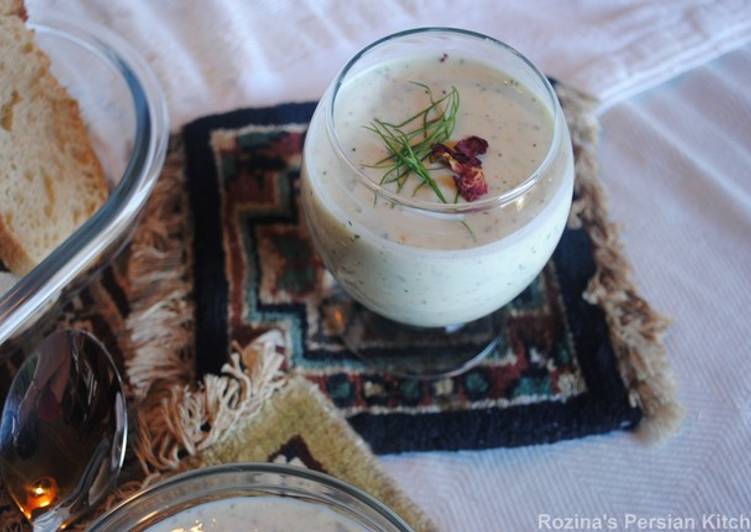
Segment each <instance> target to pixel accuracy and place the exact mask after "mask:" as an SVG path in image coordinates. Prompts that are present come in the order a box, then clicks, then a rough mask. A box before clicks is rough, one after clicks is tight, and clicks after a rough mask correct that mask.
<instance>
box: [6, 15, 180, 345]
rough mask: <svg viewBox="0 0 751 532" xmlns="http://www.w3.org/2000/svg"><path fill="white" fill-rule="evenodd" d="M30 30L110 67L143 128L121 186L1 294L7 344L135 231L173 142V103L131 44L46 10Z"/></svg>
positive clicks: (34, 18)
mask: <svg viewBox="0 0 751 532" xmlns="http://www.w3.org/2000/svg"><path fill="white" fill-rule="evenodd" d="M29 27H30V28H31V29H33V30H34V31H35V32H36V33H39V34H43V35H54V36H57V37H59V38H64V39H67V40H68V41H69V42H70V43H72V44H74V45H76V46H79V47H81V48H82V49H85V50H86V51H87V52H89V53H91V54H92V55H93V56H94V57H96V58H97V59H99V60H101V61H104V62H108V63H109V65H110V66H111V67H113V68H114V70H115V71H116V72H118V73H119V74H120V76H122V81H123V82H124V84H125V85H126V87H127V88H128V90H129V92H130V95H131V98H132V99H131V104H132V106H133V113H134V115H135V123H136V130H135V135H134V139H133V148H132V151H131V154H130V158H129V160H128V163H127V165H126V169H125V171H124V172H123V174H122V176H121V178H120V180H119V182H118V184H117V185H116V186H115V187H114V189H113V190H112V191H111V192H110V195H109V197H108V198H107V200H106V201H105V203H104V204H103V205H102V207H101V208H100V209H99V210H98V211H97V212H96V213H94V215H93V216H91V217H90V218H89V219H88V220H87V221H86V222H84V223H83V224H82V225H81V226H80V227H79V228H78V229H77V230H76V231H74V232H73V234H71V235H70V236H69V237H68V238H67V239H65V240H64V241H63V242H62V243H61V244H59V245H58V246H57V247H56V248H55V249H54V250H53V251H52V252H51V253H50V254H49V255H48V256H47V257H46V258H45V259H44V260H42V261H41V262H40V263H39V264H38V265H37V266H36V267H35V268H33V269H32V270H31V271H30V272H29V273H27V274H26V275H24V276H23V277H21V278H20V279H19V280H18V281H17V282H16V283H15V284H14V285H13V287H11V288H10V289H9V290H8V291H6V292H5V293H4V294H2V295H0V345H1V344H2V343H4V342H5V341H6V340H7V339H8V338H10V337H12V336H13V335H14V334H15V333H16V332H18V331H19V330H20V329H21V328H22V327H23V326H24V325H26V324H27V323H28V321H29V320H31V321H32V323H33V320H34V319H35V314H36V313H37V312H38V311H39V309H40V308H44V306H45V304H47V302H48V301H49V300H50V299H52V298H55V297H57V295H58V294H59V293H61V292H62V290H63V289H64V288H65V287H66V286H67V285H68V284H69V283H70V282H71V281H73V280H74V279H75V278H76V277H77V276H78V275H80V274H81V273H82V272H83V271H84V270H86V268H88V267H89V266H91V265H92V264H93V263H94V262H95V261H96V260H97V258H98V255H99V254H100V253H101V252H102V250H105V249H106V248H107V246H108V245H110V244H112V243H113V242H114V241H115V240H117V238H118V237H120V236H122V235H123V234H124V233H125V232H126V231H127V229H128V228H129V227H130V226H131V224H132V223H133V221H134V220H135V218H136V216H137V215H138V213H139V212H140V211H141V209H142V208H143V206H144V205H145V203H146V200H147V199H148V196H149V193H150V192H151V189H152V188H153V186H154V184H155V183H156V180H157V179H158V177H159V174H160V172H161V169H162V166H163V163H164V159H165V156H166V152H167V144H168V140H169V117H168V114H167V103H166V99H165V97H164V94H163V92H162V89H161V86H160V84H159V82H158V80H157V78H156V76H155V75H154V73H153V71H152V70H151V68H150V67H149V65H148V64H147V63H146V61H145V60H144V59H143V58H142V57H141V55H140V54H139V53H138V52H137V51H136V50H135V49H133V47H131V45H130V44H128V42H127V41H125V39H123V38H122V37H120V36H119V35H117V34H115V33H114V32H112V31H110V30H109V29H107V28H105V27H102V26H100V25H99V24H96V23H93V22H90V21H88V20H87V21H85V22H84V21H80V20H77V19H74V18H73V17H71V16H66V15H60V14H51V13H42V14H41V15H40V16H32V17H31V20H30V21H29Z"/></svg>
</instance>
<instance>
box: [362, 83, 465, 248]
mask: <svg viewBox="0 0 751 532" xmlns="http://www.w3.org/2000/svg"><path fill="white" fill-rule="evenodd" d="M410 83H412V84H413V85H417V86H418V87H421V88H423V89H424V90H425V94H427V95H428V98H429V99H430V105H428V106H427V107H425V109H423V110H422V111H419V112H418V113H415V114H414V115H412V116H410V117H409V118H407V119H406V120H403V121H402V122H400V123H398V124H394V123H391V122H385V121H383V120H380V119H378V118H375V119H373V120H372V121H371V122H370V124H369V125H367V126H365V129H367V130H369V131H372V132H373V133H375V134H376V135H378V137H380V139H381V140H382V141H383V144H384V145H385V146H386V150H387V151H388V155H387V156H386V157H384V158H383V159H381V160H380V161H376V162H375V163H373V164H371V165H364V166H366V167H367V168H376V169H384V170H385V172H384V173H383V175H382V176H381V180H380V184H381V185H386V184H391V183H396V191H397V193H398V192H401V191H402V189H403V188H404V186H405V184H406V183H407V179H408V178H409V176H410V175H412V174H414V175H416V176H417V177H418V179H419V183H418V184H417V186H415V188H414V190H413V191H412V196H414V195H415V194H417V192H418V191H419V190H420V189H421V188H422V187H424V186H427V187H429V188H430V189H431V190H432V191H433V192H434V193H435V195H436V196H437V197H438V199H439V200H440V201H441V203H448V202H447V200H446V197H445V196H444V195H443V192H442V191H441V189H440V187H439V186H438V184H437V183H436V181H435V179H433V178H432V177H431V175H430V170H433V168H428V167H426V166H425V161H427V160H428V158H429V157H430V155H431V153H432V151H433V145H434V144H443V143H444V142H446V141H447V140H449V138H451V134H452V133H453V132H454V127H455V126H456V116H457V113H458V112H459V91H458V90H456V87H454V86H452V87H451V90H450V91H449V92H448V93H447V94H445V95H444V96H442V97H441V98H438V99H437V100H436V99H435V98H434V97H433V91H432V90H431V89H430V87H429V86H427V85H425V84H424V83H419V82H417V81H410ZM376 198H377V196H374V201H375V200H376ZM458 200H459V190H458V189H457V191H456V195H455V196H454V198H453V203H457V201H458ZM461 223H462V225H463V226H464V227H465V228H466V229H467V231H469V234H470V236H471V237H472V239H473V240H477V239H476V237H475V233H474V231H472V228H471V227H470V226H469V224H467V222H465V221H462V222H461Z"/></svg>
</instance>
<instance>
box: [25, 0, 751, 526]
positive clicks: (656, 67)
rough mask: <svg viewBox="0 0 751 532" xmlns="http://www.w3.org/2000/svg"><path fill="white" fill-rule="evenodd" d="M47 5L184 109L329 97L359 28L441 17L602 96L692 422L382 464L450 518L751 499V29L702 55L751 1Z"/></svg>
mask: <svg viewBox="0 0 751 532" xmlns="http://www.w3.org/2000/svg"><path fill="white" fill-rule="evenodd" d="M29 3H30V12H31V16H32V18H33V17H34V14H35V13H39V12H40V11H41V10H43V9H51V8H54V9H58V10H60V11H64V12H68V13H72V14H74V15H76V16H79V17H81V18H82V19H91V20H96V21H98V22H100V23H102V24H104V25H107V26H110V27H111V28H113V29H115V30H116V31H118V32H119V33H121V34H122V35H124V36H125V37H126V38H128V39H129V40H130V41H131V42H132V43H133V44H134V46H135V47H136V48H138V49H140V50H141V51H142V52H143V53H144V55H145V56H146V57H147V58H148V60H149V61H150V62H151V63H152V65H153V66H154V68H155V70H156V71H157V73H158V75H159V76H160V78H161V80H162V82H163V84H164V86H165V89H166V92H167V94H168V97H169V99H170V109H171V114H172V118H173V123H174V125H179V124H181V123H184V122H185V121H186V120H188V119H190V118H193V117H196V116H200V115H205V114H209V113H211V112H216V111H221V110H226V109H230V108H234V107H240V106H251V105H264V104H271V103H278V102H281V101H289V100H306V99H315V98H317V97H319V96H320V94H321V93H322V91H323V89H324V87H325V85H326V84H327V83H328V81H329V80H330V79H331V77H332V76H333V75H334V73H335V71H336V70H337V69H338V68H339V66H340V65H341V64H342V63H343V62H344V61H345V60H346V59H347V58H348V57H349V56H351V55H352V54H353V52H354V51H355V50H356V49H357V48H359V47H360V46H362V45H364V44H366V43H367V42H369V41H371V40H373V39H374V38H376V37H378V36H381V35H383V34H386V33H389V32H391V31H394V30H397V29H401V28H404V27H409V26H422V25H429V24H450V25H455V26H463V27H468V28H471V29H476V30H479V31H483V32H485V33H489V34H491V35H493V36H495V37H498V38H500V39H502V40H505V41H507V42H509V43H511V44H513V45H515V46H517V47H518V48H519V49H521V50H523V51H524V52H525V53H526V54H528V55H529V56H530V57H531V58H532V59H533V60H535V61H536V62H538V63H539V64H540V65H541V66H542V67H543V69H544V70H545V71H546V72H548V73H550V74H552V75H555V76H556V77H558V78H560V79H561V80H563V81H566V82H569V83H571V84H574V85H576V86H578V87H579V88H583V89H586V90H588V91H589V92H591V93H592V94H594V95H596V96H599V97H601V98H602V99H603V100H605V106H604V107H607V111H606V112H604V113H603V115H602V122H603V126H604V128H603V134H602V145H601V155H600V162H601V165H602V179H603V181H604V182H605V184H606V188H607V190H608V192H609V194H610V198H611V212H612V217H613V218H614V219H615V220H616V221H618V222H620V223H621V224H622V226H623V240H624V241H625V244H626V249H627V253H628V255H629V257H630V258H631V261H632V263H633V265H634V270H635V278H636V281H637V284H638V285H639V286H640V288H641V290H642V292H643V293H644V294H645V295H646V297H647V298H648V299H649V300H650V301H651V302H652V303H653V304H654V305H655V306H656V307H657V308H658V309H659V310H661V311H663V312H664V313H666V314H668V315H670V316H672V317H673V318H674V320H675V323H674V325H673V326H672V327H671V329H670V333H669V336H668V337H667V346H668V349H669V358H670V362H671V365H672V366H673V368H674V371H675V374H676V378H677V381H678V385H679V390H680V400H681V402H682V403H683V405H684V406H685V407H686V410H687V415H686V419H685V422H684V425H683V429H682V431H681V432H680V433H679V434H678V435H676V436H675V437H674V438H672V439H671V440H669V441H668V442H666V443H665V444H663V445H661V446H659V447H647V446H645V445H643V444H642V443H640V442H638V441H636V440H635V439H634V438H633V437H632V436H631V435H629V434H626V433H614V434H610V435H607V436H599V437H590V438H586V439H583V440H578V441H572V442H563V443H559V444H556V445H550V446H537V447H527V448H521V449H497V450H488V451H481V452H458V453H423V454H410V455H401V456H387V457H384V458H383V463H384V465H385V467H386V469H387V470H388V472H389V473H390V474H391V475H392V476H393V477H394V478H395V479H396V480H397V481H398V483H399V484H400V485H401V486H402V487H403V488H405V489H406V490H407V491H408V492H409V493H410V494H411V495H412V497H413V498H414V499H415V500H416V502H418V503H419V504H420V505H421V506H422V507H423V508H424V509H425V510H426V511H427V512H428V513H429V514H430V515H431V516H433V517H434V519H435V520H436V521H437V522H438V523H439V524H440V525H441V526H442V527H443V528H444V529H446V530H467V531H481V530H510V531H519V530H535V529H537V524H538V515H539V514H549V515H550V516H552V517H555V516H558V517H564V516H570V517H575V516H579V517H597V516H599V517H603V516H605V517H613V518H615V519H617V520H618V524H619V525H621V526H622V525H623V524H624V523H625V521H624V520H625V518H626V514H634V515H637V516H640V517H650V516H658V517H666V516H668V515H669V514H672V516H675V517H694V518H697V519H698V522H697V526H700V525H701V524H702V522H701V518H702V514H708V513H712V512H719V513H724V514H725V515H727V516H729V517H737V516H738V515H739V514H741V513H743V512H745V515H751V488H750V487H749V486H751V480H750V479H751V454H749V450H750V449H751V339H750V338H749V334H751V327H750V326H751V319H749V311H750V310H751V177H750V173H751V171H750V170H749V169H750V168H751V153H750V150H749V147H750V146H751V140H750V139H751V91H749V88H750V87H751V47H749V46H747V45H746V46H744V47H741V48H739V49H737V50H736V51H734V52H731V53H729V54H727V55H725V56H723V57H721V58H719V59H714V60H712V61H711V62H710V63H708V64H705V65H704V66H698V65H699V64H700V63H702V62H705V61H707V60H709V59H711V58H713V57H715V56H717V55H719V54H720V53H721V52H726V51H728V50H731V49H733V48H737V47H738V46H740V45H742V43H743V42H744V41H748V39H749V37H750V36H751V14H750V12H751V2H747V1H746V2H744V1H730V0H728V1H716V2H701V1H696V2H688V1H686V2H617V3H614V2H608V3H605V2H589V3H587V2H583V3H576V4H572V3H569V2H552V1H551V2H532V3H530V2H523V1H520V2H483V1H463V0H453V1H444V2H441V1H437V0H436V1H432V2H427V1H425V2H418V1H412V2H410V1H404V2H397V1H395V0H384V1H383V2H366V1H364V0H362V1H353V2H345V1H343V0H342V1H339V2H333V1H322V2H316V1H315V0H303V1H300V2H271V1H262V2H255V3H254V2H243V3H240V2H233V1H231V0H213V1H211V2H209V1H206V2H182V1H177V0H176V1H162V2H146V1H145V0H144V1H142V2H129V1H127V0H117V1H114V0H113V1H111V2H106V3H105V2H101V3H93V2H84V0H71V1H66V2H63V1H59V2H55V1H54V0H36V1H34V0H30V1H29ZM694 67H695V68H694ZM691 68H693V69H692V70H690V71H689V72H688V73H685V74H683V75H680V76H678V77H676V78H674V79H673V80H672V81H667V82H665V80H666V79H668V78H669V77H672V76H675V75H676V74H678V73H680V72H683V71H686V70H689V69H691ZM658 83H662V84H660V85H658V86H655V85H656V84H658ZM651 87H654V88H651ZM647 88H651V89H650V90H649V91H647V92H642V93H641V94H639V95H636V96H634V94H636V93H637V92H639V91H643V90H645V89H647ZM626 98H627V99H626ZM631 529H632V530H634V529H636V528H634V527H632V528H631Z"/></svg>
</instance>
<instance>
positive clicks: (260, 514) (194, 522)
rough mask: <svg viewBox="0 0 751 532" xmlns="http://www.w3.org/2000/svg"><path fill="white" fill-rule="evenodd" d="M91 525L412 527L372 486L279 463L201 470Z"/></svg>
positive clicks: (170, 531)
mask: <svg viewBox="0 0 751 532" xmlns="http://www.w3.org/2000/svg"><path fill="white" fill-rule="evenodd" d="M88 530H89V531H90V532H109V531H113V532H114V531H121V530H131V531H136V532H189V531H201V532H224V531H227V532H229V531H236V530H263V531H265V532H274V531H279V532H298V531H299V532H303V531H308V530H317V531H321V532H370V531H373V532H375V531H379V532H409V531H410V530H412V529H411V528H410V527H409V526H408V525H407V524H406V523H405V522H404V521H403V520H402V519H401V518H400V517H399V516H398V515H396V514H395V513H394V512H393V511H391V510H390V509H389V508H387V507H386V506H384V505H383V504H382V503H381V502H379V501H377V500H376V499H374V498H372V497H371V496H370V495H368V494H367V493H365V492H363V491H361V490H359V489H357V488H355V487H354V486H350V485H349V484H346V483H344V482H341V481H339V480H337V479H335V478H332V477H330V476H328V475H324V474H322V473H318V472H315V471H311V470H308V469H304V468H301V467H291V466H286V465H278V464H261V463H241V464H227V465H221V466H215V467H209V468H205V469H197V470H194V471H190V472H188V473H184V474H182V475H177V476H176V477H173V478H171V479H168V480H166V481H164V482H162V483H160V484H157V485H155V486H153V487H151V488H148V489H146V490H144V491H142V492H140V493H138V494H137V495H135V496H134V497H132V498H131V499H129V500H127V501H125V502H124V503H122V504H121V505H120V506H118V507H116V508H114V509H112V510H111V511H110V512H109V513H107V514H106V515H104V516H103V517H102V518H101V519H99V520H98V521H96V522H95V523H94V524H93V525H91V527H90V528H88Z"/></svg>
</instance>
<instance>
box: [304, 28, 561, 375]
mask: <svg viewBox="0 0 751 532" xmlns="http://www.w3.org/2000/svg"><path fill="white" fill-rule="evenodd" d="M573 181H574V167H573V155H572V149H571V141H570V138H569V134H568V128H567V126H566V122H565V119H564V116H563V112H562V110H561V107H560V104H559V102H558V99H557V97H556V94H555V91H554V90H553V88H552V86H551V84H550V83H549V81H548V80H547V78H546V77H545V76H544V75H543V74H542V73H541V72H540V71H539V70H538V69H537V68H536V67H535V66H534V65H533V64H532V63H531V62H530V61H529V60H528V59H526V58H525V57H524V56H523V55H522V54H520V53H519V52H517V51H516V50H514V49H513V48H511V47H510V46H508V45H506V44H504V43H502V42H500V41H498V40H495V39H493V38H491V37H488V36H485V35H481V34H478V33H474V32H469V31H465V30H459V29H451V28H422V29H414V30H408V31H404V32H401V33H397V34H395V35H391V36H389V37H385V38H383V39H381V40H379V41H376V42H374V43H373V44H371V45H369V46H367V47H366V48H365V49H363V50H362V51H360V52H359V53H358V54H356V55H355V56H354V57H353V58H352V59H351V60H350V61H349V62H348V63H347V64H346V65H345V66H344V68H343V69H342V71H341V72H340V73H339V75H338V76H337V77H336V79H335V80H334V81H333V83H332V84H331V86H330V87H329V88H328V90H327V91H326V93H325V95H324V97H323V99H322V100H321V102H320V103H319V105H318V107H317V109H316V111H315V114H314V116H313V119H312V121H311V123H310V127H309V130H308V133H307V137H306V141H305V148H304V156H303V171H302V188H301V200H302V205H303V210H304V213H305V219H306V222H307V226H308V229H309V232H310V234H311V236H312V239H313V241H314V243H315V247H316V249H317V251H318V253H319V254H320V256H321V258H322V260H323V262H324V264H325V266H326V268H327V269H328V270H329V271H330V272H331V274H332V275H333V276H334V278H335V279H336V280H337V282H338V285H339V286H340V287H341V289H342V291H341V292H340V293H337V294H333V295H332V297H331V298H330V300H329V301H328V302H327V308H328V311H327V312H328V313H329V315H330V317H333V319H334V322H335V326H336V327H337V328H338V329H339V331H340V332H341V334H342V337H343V339H344V342H345V344H346V345H347V346H348V347H349V348H350V349H351V350H352V351H354V352H355V353H358V354H360V355H362V356H363V357H366V358H368V359H370V360H373V361H378V362H380V363H384V364H386V365H387V366H388V367H387V369H388V370H390V371H394V372H396V373H403V374H409V375H414V376H424V377H437V376H442V375H448V374H453V373H458V372H460V371H463V370H465V369H467V368H468V367H469V366H471V365H473V364H475V363H477V362H478V361H479V360H480V359H481V358H482V357H484V356H485V355H487V354H488V353H490V352H491V351H492V350H493V349H494V347H495V345H496V342H497V339H498V333H499V330H500V328H501V327H502V322H503V312H499V309H500V308H501V307H502V306H503V305H505V304H506V303H508V302H509V301H511V300H512V299H513V298H514V297H516V296H517V295H518V294H519V293H520V292H521V291H523V290H524V289H525V288H526V287H527V286H528V285H529V284H530V283H531V282H532V280H533V279H534V278H535V277H536V276H537V275H538V274H539V273H540V271H541V270H542V268H543V267H544V266H545V264H546V262H547V261H548V260H549V258H550V256H551V255H552V253H553V250H554V248H555V246H556V245H557V243H558V241H559V239H560V236H561V234H562V232H563V229H564V227H565V224H566V219H567V217H568V213H569V209H570V206H571V199H572V191H573ZM388 346H399V349H396V350H395V351H398V352H399V353H401V354H400V355H399V356H396V357H392V356H390V355H388V354H387V352H388V351H389V349H388ZM409 346H414V350H413V352H411V351H410V350H409ZM405 347H406V349H405ZM405 353H406V354H405Z"/></svg>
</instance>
